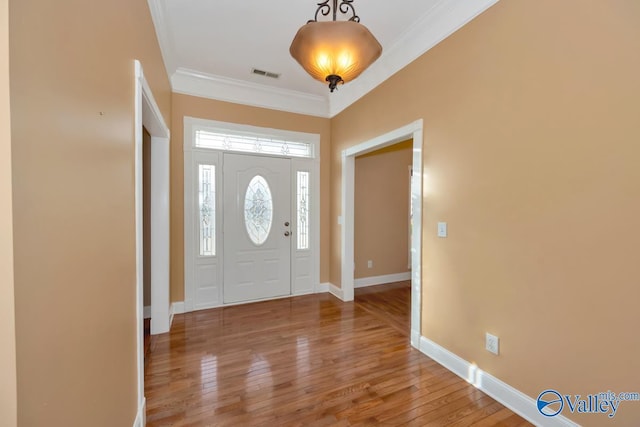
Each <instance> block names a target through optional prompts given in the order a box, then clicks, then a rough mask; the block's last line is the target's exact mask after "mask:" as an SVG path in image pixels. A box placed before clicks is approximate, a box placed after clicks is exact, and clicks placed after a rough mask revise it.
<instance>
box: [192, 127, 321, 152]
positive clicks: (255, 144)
mask: <svg viewBox="0 0 640 427" xmlns="http://www.w3.org/2000/svg"><path fill="white" fill-rule="evenodd" d="M195 145H196V147H199V148H212V149H215V150H225V151H240V152H243V153H263V154H271V155H274V156H283V157H306V158H312V157H313V145H312V144H309V143H306V142H295V141H284V140H281V139H273V138H264V137H260V136H252V135H231V134H225V133H218V132H210V131H205V130H196V138H195Z"/></svg>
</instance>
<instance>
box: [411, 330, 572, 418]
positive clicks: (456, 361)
mask: <svg viewBox="0 0 640 427" xmlns="http://www.w3.org/2000/svg"><path fill="white" fill-rule="evenodd" d="M419 350H420V351H421V352H422V353H424V354H425V355H427V356H429V357H430V358H431V359H433V360H435V361H436V362H438V363H439V364H441V365H442V366H444V367H445V368H447V369H448V370H450V371H451V372H453V373H454V374H456V375H458V376H459V377H461V378H463V379H464V380H466V381H467V382H468V383H470V384H472V385H473V386H474V387H476V388H477V389H479V390H481V391H483V392H484V393H486V394H488V395H489V396H491V397H493V398H494V399H495V400H497V401H498V402H500V403H502V404H503V405H504V406H506V407H507V408H509V409H511V410H512V411H513V412H515V413H517V414H518V415H520V416H521V417H522V418H524V419H526V420H527V421H529V422H531V423H533V424H535V425H537V426H545V427H579V425H578V424H576V423H574V422H573V421H571V420H569V419H568V418H566V417H564V416H562V415H558V416H557V417H552V418H551V417H545V416H544V415H542V414H540V412H538V408H537V405H536V401H535V400H534V399H532V398H531V397H529V396H527V395H526V394H524V393H522V392H521V391H519V390H516V389H515V388H513V387H511V386H510V385H509V384H507V383H505V382H502V381H501V380H499V379H498V378H496V377H494V376H493V375H491V374H488V373H486V372H484V371H483V370H482V369H480V368H478V367H477V366H476V365H475V364H471V363H469V362H467V361H466V360H464V359H463V358H461V357H460V356H458V355H456V354H454V353H452V352H450V351H449V350H447V349H446V348H444V347H441V346H440V345H438V344H436V343H435V342H433V341H431V340H429V339H428V338H425V337H420V348H419Z"/></svg>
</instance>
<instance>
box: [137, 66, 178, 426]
mask: <svg viewBox="0 0 640 427" xmlns="http://www.w3.org/2000/svg"><path fill="white" fill-rule="evenodd" d="M134 67H135V97H134V102H135V119H134V123H135V136H134V138H135V156H134V157H135V162H134V176H135V178H134V180H135V230H136V320H137V321H136V335H137V354H136V359H137V366H138V372H137V374H138V412H137V415H136V420H135V424H134V425H135V426H144V425H145V397H144V317H145V316H144V314H145V313H144V281H145V271H144V270H145V269H144V259H145V257H147V258H148V259H149V270H148V274H149V275H150V277H149V279H150V293H151V298H150V302H151V310H150V311H151V313H150V315H151V321H150V333H151V334H152V335H154V334H160V333H164V332H168V331H169V327H170V324H171V318H170V312H169V128H168V127H167V126H166V124H165V122H164V118H163V117H162V113H161V112H160V109H159V108H158V105H157V104H156V102H155V99H154V97H153V93H152V92H151V88H150V87H149V84H148V83H147V81H146V79H145V77H144V73H143V71H142V65H141V64H140V62H139V61H137V60H136V61H134ZM144 129H146V130H147V132H148V134H149V137H150V143H149V148H150V153H149V169H150V170H149V181H150V182H149V184H150V185H149V218H148V223H149V224H148V226H149V229H148V235H149V248H148V252H150V253H145V251H144V246H145V245H144V240H145V239H144V234H145V233H144V227H145V220H144V215H143V213H144V201H143V194H144V191H143V169H144V168H143V140H144Z"/></svg>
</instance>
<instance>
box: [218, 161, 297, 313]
mask: <svg viewBox="0 0 640 427" xmlns="http://www.w3.org/2000/svg"><path fill="white" fill-rule="evenodd" d="M290 180H291V161H290V160H289V159H286V158H276V157H260V156H247V155H241V154H228V153H225V154H224V199H223V200H224V201H223V205H224V220H223V221H224V227H223V229H224V235H225V239H224V269H223V270H224V280H223V283H224V302H225V303H238V302H247V301H255V300H260V299H265V298H275V297H280V296H286V295H291V238H292V237H291V228H292V227H291V222H292V212H291V184H290Z"/></svg>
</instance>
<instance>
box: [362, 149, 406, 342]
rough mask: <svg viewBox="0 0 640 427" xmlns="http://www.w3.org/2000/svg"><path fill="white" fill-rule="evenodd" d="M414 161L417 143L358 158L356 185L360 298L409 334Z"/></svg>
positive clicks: (376, 312) (363, 304)
mask: <svg viewBox="0 0 640 427" xmlns="http://www.w3.org/2000/svg"><path fill="white" fill-rule="evenodd" d="M412 162H413V141H412V140H411V139H407V140H405V141H402V142H399V143H396V144H393V145H389V146H386V147H384V148H381V149H378V150H375V151H372V152H369V153H367V154H362V155H358V156H356V159H355V187H354V227H355V228H354V261H355V262H354V267H355V268H354V288H355V293H354V300H355V302H356V303H358V305H361V306H362V307H363V308H364V309H365V310H367V309H368V308H369V307H371V313H372V314H373V315H378V316H380V314H382V316H380V317H381V320H382V321H384V322H385V323H388V324H389V325H390V326H392V327H393V328H394V329H396V330H398V331H399V332H401V333H402V334H404V335H407V336H408V335H409V332H410V330H411V324H410V321H411V262H410V261H411V251H410V242H411V235H410V230H411V227H410V222H411V207H410V205H411V203H410V202H411V164H412ZM375 307H379V308H378V309H374V308H375Z"/></svg>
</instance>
